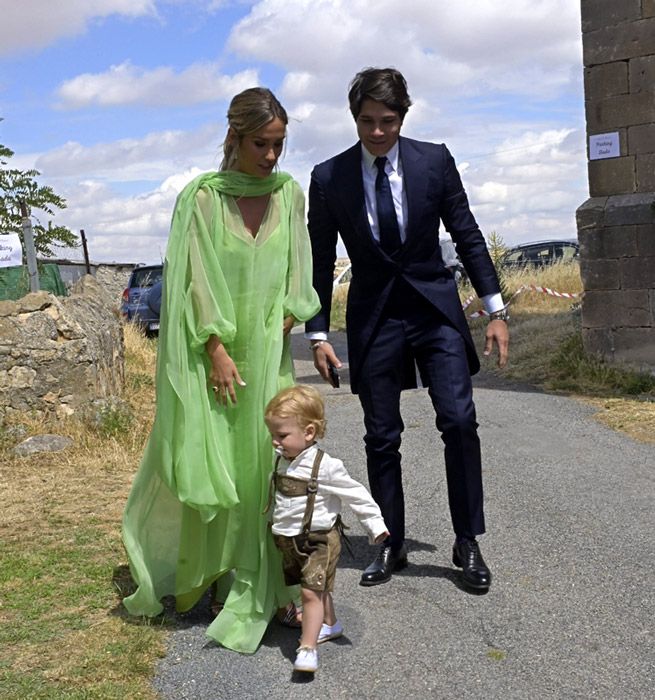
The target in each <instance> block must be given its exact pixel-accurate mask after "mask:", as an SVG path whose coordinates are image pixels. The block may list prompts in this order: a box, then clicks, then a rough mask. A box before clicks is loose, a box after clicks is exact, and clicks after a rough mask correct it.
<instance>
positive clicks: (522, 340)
mask: <svg viewBox="0 0 655 700" xmlns="http://www.w3.org/2000/svg"><path fill="white" fill-rule="evenodd" d="M502 283H503V286H504V290H505V293H504V297H505V298H506V299H510V298H511V299H512V301H511V305H510V313H511V320H510V333H511V346H510V362H509V364H508V366H507V367H506V368H505V369H504V370H497V369H495V368H494V367H493V366H490V367H489V370H490V371H493V372H496V373H497V374H499V375H500V376H504V377H507V378H508V379H512V380H515V381H522V382H526V383H529V384H533V385H536V386H539V387H541V388H543V389H545V390H547V391H560V392H566V393H568V394H571V395H573V396H575V397H577V398H579V399H581V400H584V401H588V402H590V403H592V405H594V406H595V407H596V408H598V413H597V414H596V416H595V418H596V419H597V420H599V421H601V422H602V423H604V424H606V425H608V426H609V427H611V428H613V429H615V430H621V431H622V432H624V433H627V434H628V435H630V436H631V437H633V438H635V439H637V440H640V441H642V442H651V443H653V442H655V378H653V377H649V376H645V375H643V374H639V373H637V372H634V371H632V370H630V369H629V368H621V367H614V366H609V365H606V364H604V363H603V362H601V361H599V360H598V359H596V358H594V357H589V356H587V355H585V353H584V351H583V348H582V338H581V333H580V317H579V301H580V300H579V298H578V299H565V298H558V297H554V296H551V295H548V294H544V293H540V292H536V291H532V290H530V291H523V292H521V293H519V294H518V295H516V296H513V295H514V294H515V292H516V291H517V290H519V289H521V288H522V287H525V286H530V285H534V286H539V287H548V288H549V289H552V290H555V291H558V292H567V293H570V294H580V293H581V292H582V281H581V279H580V270H579V266H578V265H577V263H558V264H556V265H552V266H550V267H546V268H544V269H542V270H534V269H529V268H528V269H522V270H516V271H512V272H511V273H509V274H505V275H503V278H502ZM470 293H471V290H470V289H466V288H464V289H463V290H462V299H465V298H467V296H468V294H470ZM475 308H479V302H478V306H477V307H476V306H475V304H474V305H472V306H471V308H470V309H469V310H468V311H467V313H471V312H472V310H474V309H475ZM485 327H486V321H485V320H484V319H482V320H472V321H471V330H472V332H473V334H474V336H475V337H476V338H477V340H478V343H480V344H482V337H483V334H484V328H485Z"/></svg>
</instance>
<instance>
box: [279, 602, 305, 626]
mask: <svg viewBox="0 0 655 700" xmlns="http://www.w3.org/2000/svg"><path fill="white" fill-rule="evenodd" d="M275 618H276V619H277V621H278V622H279V623H280V624H281V625H283V626H284V627H292V628H293V629H299V628H300V627H302V611H301V610H299V609H298V608H297V607H296V606H295V604H294V603H289V605H287V607H286V608H279V609H278V611H277V612H276V613H275Z"/></svg>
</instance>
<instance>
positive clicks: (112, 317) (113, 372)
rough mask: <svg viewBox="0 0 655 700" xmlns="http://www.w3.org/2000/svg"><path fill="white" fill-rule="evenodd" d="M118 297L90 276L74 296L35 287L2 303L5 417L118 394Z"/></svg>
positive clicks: (0, 371) (0, 384) (0, 388)
mask: <svg viewBox="0 0 655 700" xmlns="http://www.w3.org/2000/svg"><path fill="white" fill-rule="evenodd" d="M119 303H120V294H118V296H117V295H116V292H115V290H114V289H113V288H112V289H111V291H108V290H107V289H106V288H105V287H103V286H102V285H101V284H99V283H98V282H97V281H96V280H95V278H93V277H91V276H90V275H87V276H85V277H83V278H81V279H80V280H79V281H78V282H77V283H76V284H75V285H74V287H73V288H72V290H71V294H70V296H68V297H56V296H53V295H52V294H49V293H47V292H36V293H32V294H28V295H27V296H25V297H23V298H22V299H19V300H17V301H2V302H0V417H1V416H2V414H3V413H8V412H11V411H30V410H35V411H54V412H56V413H58V414H64V415H66V414H70V413H73V412H75V411H76V410H77V409H80V408H82V407H84V406H86V405H88V404H89V403H90V402H92V401H94V400H95V399H98V398H107V397H112V396H120V394H121V392H122V389H123V386H124V379H125V374H124V371H125V369H124V368H125V365H124V344H123V326H122V322H121V320H120V315H119V313H118V307H119Z"/></svg>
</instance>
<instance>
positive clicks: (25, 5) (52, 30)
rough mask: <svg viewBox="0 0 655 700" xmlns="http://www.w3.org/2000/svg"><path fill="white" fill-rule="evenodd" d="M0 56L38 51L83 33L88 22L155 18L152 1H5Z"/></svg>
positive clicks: (0, 30)
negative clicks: (143, 16) (94, 20)
mask: <svg viewBox="0 0 655 700" xmlns="http://www.w3.org/2000/svg"><path fill="white" fill-rule="evenodd" d="M2 4H3V7H2V21H1V22H0V55H9V54H12V53H17V52H22V51H26V50H31V49H40V48H43V47H44V46H48V45H49V44H51V43H53V42H55V41H56V40H57V39H60V38H62V37H70V36H75V35H76V34H81V33H83V32H84V31H85V30H86V28H87V26H88V24H89V22H90V21H91V20H93V19H96V18H104V17H108V16H109V15H114V14H118V15H124V16H126V17H139V16H142V15H155V13H156V10H155V4H156V2H155V0H57V2H53V0H5V1H4V2H3V3H2Z"/></svg>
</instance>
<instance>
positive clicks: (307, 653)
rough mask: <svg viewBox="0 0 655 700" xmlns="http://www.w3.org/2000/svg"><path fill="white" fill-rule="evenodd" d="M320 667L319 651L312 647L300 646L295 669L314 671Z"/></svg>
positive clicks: (307, 671) (306, 671)
mask: <svg viewBox="0 0 655 700" xmlns="http://www.w3.org/2000/svg"><path fill="white" fill-rule="evenodd" d="M317 668H318V652H317V651H316V649H312V648H310V647H298V650H297V654H296V661H295V663H294V664H293V670H294V671H304V672H305V673H314V672H315V671H316V669H317Z"/></svg>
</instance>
